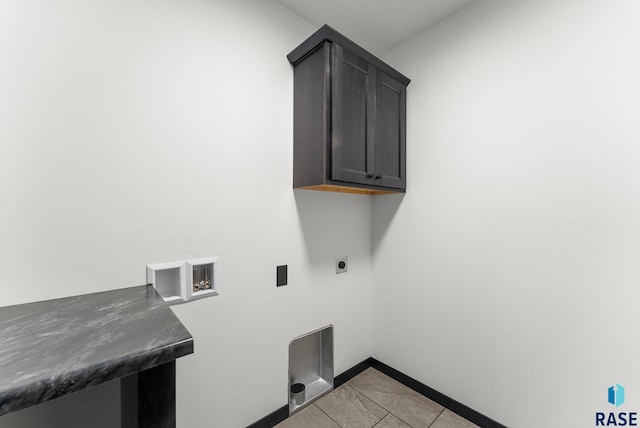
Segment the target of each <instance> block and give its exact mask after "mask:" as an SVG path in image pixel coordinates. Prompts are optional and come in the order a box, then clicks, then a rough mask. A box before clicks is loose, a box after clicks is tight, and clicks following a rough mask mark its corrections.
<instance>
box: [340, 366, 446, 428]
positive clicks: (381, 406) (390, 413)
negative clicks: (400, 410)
mask: <svg viewBox="0 0 640 428" xmlns="http://www.w3.org/2000/svg"><path fill="white" fill-rule="evenodd" d="M374 370H376V369H374ZM376 371H378V370H376ZM383 374H384V373H383ZM392 380H393V381H394V382H398V381H397V380H395V379H392ZM349 382H350V381H349ZM349 382H347V384H348V383H349ZM398 383H399V382H398ZM349 386H350V387H351V388H353V389H354V390H356V391H357V392H359V393H360V394H362V395H363V396H365V397H367V398H368V399H369V400H371V401H373V402H374V403H375V404H377V405H378V406H380V408H382V409H384V410H386V411H387V414H386V415H384V416H383V417H382V419H384V418H386V417H387V416H388V415H392V416H393V417H395V418H396V419H398V420H399V421H401V422H402V423H404V424H405V425H407V426H408V427H410V428H414V427H413V425H411V424H410V423H409V422H407V421H405V420H404V419H402V418H401V417H400V416H398V415H396V414H395V413H393V411H392V410H389V409H387V408H386V407H384V406H383V405H382V404H380V403H378V402H377V401H376V400H374V399H373V398H371V397H369V396H368V395H367V394H365V393H364V392H362V391H361V390H360V389H359V388H358V387H357V386H356V385H349ZM382 392H383V393H384V391H382ZM398 395H406V396H410V395H413V394H402V393H398ZM445 410H446V407H444V406H442V410H441V411H440V413H438V416H436V418H435V419H434V420H433V421H432V422H431V423H430V424H429V426H428V427H427V428H429V427H430V426H431V425H433V423H434V422H435V421H436V420H437V419H438V418H439V417H440V415H441V414H442V412H444V411H445ZM382 419H380V420H379V421H378V422H376V425H378V424H379V423H380V422H381V421H382ZM374 427H375V425H374ZM372 428H373V427H372Z"/></svg>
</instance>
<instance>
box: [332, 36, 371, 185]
mask: <svg viewBox="0 0 640 428" xmlns="http://www.w3.org/2000/svg"><path fill="white" fill-rule="evenodd" d="M332 67H333V75H332V82H331V85H332V98H333V100H332V101H333V111H332V117H331V119H332V171H331V172H332V173H331V178H332V179H333V180H337V181H349V182H354V183H372V181H373V180H372V173H371V172H370V171H371V168H372V167H373V160H372V159H371V156H370V155H369V152H370V150H371V148H370V147H369V146H370V145H371V141H370V138H369V134H371V133H372V132H373V119H372V115H373V113H374V111H373V110H374V108H375V104H374V99H375V98H374V96H373V91H374V90H375V84H374V73H375V70H374V69H373V67H372V66H371V65H370V64H368V63H367V62H366V61H364V60H362V59H361V58H359V57H357V56H356V55H354V54H353V53H351V52H349V51H348V50H346V49H343V48H342V46H340V45H338V44H335V43H334V45H333V61H332Z"/></svg>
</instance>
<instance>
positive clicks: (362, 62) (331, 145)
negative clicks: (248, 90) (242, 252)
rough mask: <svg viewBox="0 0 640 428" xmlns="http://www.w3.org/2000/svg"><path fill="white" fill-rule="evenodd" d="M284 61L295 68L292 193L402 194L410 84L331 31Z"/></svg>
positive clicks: (311, 39) (320, 33)
mask: <svg viewBox="0 0 640 428" xmlns="http://www.w3.org/2000/svg"><path fill="white" fill-rule="evenodd" d="M287 58H288V59H289V62H291V64H293V66H294V101H293V103H294V118H293V121H294V136H293V138H294V146H293V158H294V159H293V187H294V188H305V189H313V190H327V191H334V192H350V193H364V194H379V193H391V192H404V191H405V189H406V104H407V102H406V96H407V85H408V84H409V82H410V80H409V79H408V78H407V77H406V76H403V75H402V74H400V73H399V72H398V71H396V70H394V69H393V68H391V67H390V66H389V65H387V64H385V63H384V62H382V61H381V60H379V59H378V58H376V57H375V56H373V55H372V54H371V53H369V52H367V51H365V50H364V49H363V48H361V47H360V46H358V45H356V44H355V43H353V42H352V41H350V40H349V39H347V38H346V37H345V36H343V35H342V34H340V33H338V32H337V31H335V30H334V29H332V28H331V27H329V26H327V25H325V26H324V27H322V28H320V30H318V31H317V32H316V33H314V34H313V35H312V36H311V37H309V38H308V39H307V40H305V41H304V42H303V43H302V44H301V45H300V46H298V47H297V48H296V49H294V50H293V51H292V52H291V53H290V54H289V55H288V56H287Z"/></svg>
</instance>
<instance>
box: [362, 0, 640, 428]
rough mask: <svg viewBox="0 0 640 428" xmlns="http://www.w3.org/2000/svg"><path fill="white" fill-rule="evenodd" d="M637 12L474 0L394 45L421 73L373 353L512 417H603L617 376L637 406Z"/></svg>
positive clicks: (384, 227)
mask: <svg viewBox="0 0 640 428" xmlns="http://www.w3.org/2000/svg"><path fill="white" fill-rule="evenodd" d="M639 18H640V3H638V2H637V1H634V0H615V1H607V2H603V1H599V0H564V1H561V2H560V1H555V0H542V1H529V2H506V1H494V0H486V1H478V2H475V3H473V4H472V5H471V6H469V7H467V8H465V9H463V10H462V11H461V12H459V13H458V14H456V15H454V16H452V17H451V18H450V19H448V20H446V21H443V22H441V23H440V24H439V25H437V26H436V27H433V28H432V29H430V30H427V31H426V32H425V33H423V34H421V35H419V36H417V37H416V38H414V39H412V40H410V41H409V42H407V43H405V44H404V45H402V46H401V47H399V48H396V49H395V50H393V51H392V52H390V53H389V54H388V55H387V56H386V57H385V59H386V60H387V61H389V62H390V63H391V64H393V65H394V66H395V67H397V68H398V69H400V70H402V72H403V73H406V75H408V76H409V77H411V78H412V79H413V81H412V83H411V85H410V87H409V88H410V90H409V98H408V149H407V153H408V191H407V194H406V196H405V197H404V198H400V197H392V198H376V199H375V200H374V203H373V211H374V236H373V263H374V310H373V320H374V323H373V326H374V327H373V331H374V345H373V349H374V353H373V355H374V357H376V358H378V359H380V360H382V361H384V362H385V363H387V364H389V365H392V366H393V367H395V368H397V369H399V370H401V371H403V372H405V373H407V374H408V375H410V376H413V377H415V378H417V379H419V380H420V381H422V382H424V383H426V384H428V385H430V386H431V387H433V388H435V389H437V390H439V391H441V392H443V393H445V394H447V395H449V396H450V397H452V398H454V399H456V400H459V401H461V402H462V403H464V404H466V405H468V406H470V407H472V408H474V409H476V410H478V411H480V412H482V413H484V414H486V415H488V416H490V417H492V418H494V419H496V420H498V421H499V422H501V423H504V424H506V425H508V426H513V427H542V426H544V427H578V426H585V427H586V426H595V412H597V411H602V412H605V411H606V412H609V411H611V410H615V407H613V406H611V405H609V404H608V403H607V396H606V394H607V391H606V390H607V388H608V387H609V386H610V385H613V384H614V383H615V382H618V383H620V384H622V385H624V386H625V387H626V391H627V402H626V404H624V407H621V408H620V409H618V410H620V411H628V412H629V411H638V410H640V393H639V392H638V391H640V369H639V368H638V361H640V346H638V345H637V340H636V337H635V332H636V331H635V327H636V326H638V325H639V323H640V315H639V312H638V309H637V307H638V300H639V298H640V287H639V284H640V268H639V266H640V264H639V260H640V221H639V219H640V191H639V189H638V183H640V144H639V141H640V127H639V126H638V118H639V117H640V103H639V101H638V100H640V79H639V78H638V76H640V56H639V55H638V40H640V26H638V22H639V21H638V20H639ZM612 407H613V408H612Z"/></svg>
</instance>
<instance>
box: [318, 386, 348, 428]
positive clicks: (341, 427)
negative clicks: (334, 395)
mask: <svg viewBox="0 0 640 428" xmlns="http://www.w3.org/2000/svg"><path fill="white" fill-rule="evenodd" d="M332 392H333V391H332ZM311 405H312V406H316V407H317V408H318V409H319V410H320V411H321V412H322V413H324V414H325V415H327V417H328V418H329V419H331V420H332V421H333V423H334V424H336V425H338V426H339V427H340V428H348V427H343V426H342V425H341V424H340V423H338V421H336V420H335V419H333V418H332V417H331V416H330V415H329V414H328V413H327V412H325V411H324V410H323V409H322V407H320V406H317V405H316V404H315V403H312V404H311Z"/></svg>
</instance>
